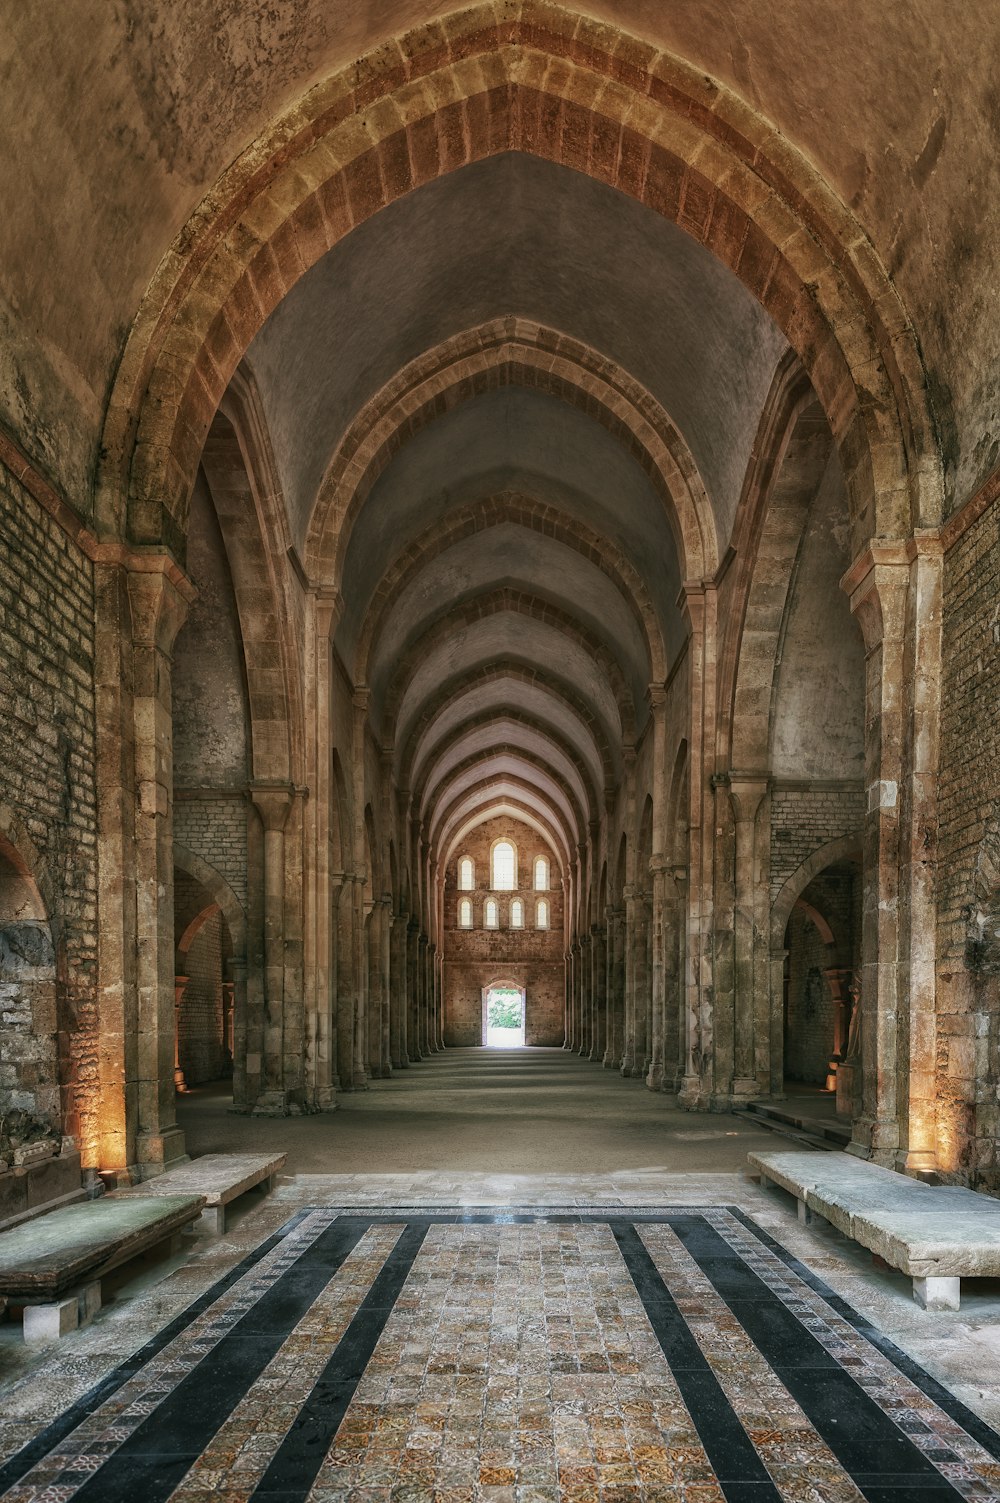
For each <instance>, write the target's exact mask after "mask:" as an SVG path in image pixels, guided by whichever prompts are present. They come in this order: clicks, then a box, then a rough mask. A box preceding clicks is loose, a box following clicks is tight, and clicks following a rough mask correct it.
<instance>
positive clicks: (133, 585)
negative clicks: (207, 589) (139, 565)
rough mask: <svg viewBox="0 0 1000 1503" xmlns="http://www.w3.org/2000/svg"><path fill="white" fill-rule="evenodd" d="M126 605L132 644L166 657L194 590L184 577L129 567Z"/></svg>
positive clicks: (174, 640)
mask: <svg viewBox="0 0 1000 1503" xmlns="http://www.w3.org/2000/svg"><path fill="white" fill-rule="evenodd" d="M126 583H127V587H128V603H129V612H130V615H131V618H132V619H131V626H132V641H133V642H134V643H135V645H136V646H137V647H146V648H152V649H155V650H156V651H158V652H162V653H163V654H164V655H165V656H166V657H170V655H171V653H172V652H173V650H174V643H175V642H176V640H177V634H178V632H179V631H180V629H181V627H182V626H183V625H184V620H185V617H186V616H187V613H188V606H189V605H190V604H191V602H192V601H193V600H194V599H195V598H196V597H197V594H198V592H197V590H196V589H195V587H194V585H193V584H192V583H191V581H190V580H189V579H188V578H187V576H186V575H184V574H181V573H180V571H177V573H176V574H174V573H165V572H159V571H156V572H151V571H146V570H135V569H132V568H129V569H128V571H127V580H126Z"/></svg>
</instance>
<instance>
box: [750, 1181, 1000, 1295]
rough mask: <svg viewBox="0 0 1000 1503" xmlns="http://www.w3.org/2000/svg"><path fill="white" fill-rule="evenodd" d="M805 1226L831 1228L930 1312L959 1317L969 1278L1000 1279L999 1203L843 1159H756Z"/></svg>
mask: <svg viewBox="0 0 1000 1503" xmlns="http://www.w3.org/2000/svg"><path fill="white" fill-rule="evenodd" d="M747 1158H748V1161H749V1164H750V1168H751V1172H752V1173H753V1172H756V1174H757V1175H759V1177H760V1183H761V1187H762V1188H764V1189H766V1188H767V1186H768V1185H769V1184H774V1185H778V1186H780V1188H781V1189H783V1190H787V1191H788V1193H789V1194H790V1195H794V1196H795V1199H796V1201H797V1202H798V1213H799V1220H800V1221H802V1222H804V1223H805V1224H807V1225H809V1224H816V1223H823V1222H828V1223H829V1224H830V1225H831V1226H833V1227H836V1229H837V1231H839V1232H843V1234H844V1236H845V1237H850V1238H851V1239H852V1240H853V1241H855V1242H859V1243H860V1244H861V1246H862V1247H867V1248H868V1249H869V1250H870V1251H871V1252H873V1253H875V1254H876V1255H877V1256H878V1257H880V1258H881V1259H882V1260H883V1261H884V1262H886V1263H888V1264H889V1265H890V1267H892V1268H898V1269H899V1270H900V1272H901V1273H904V1274H906V1275H908V1277H909V1278H910V1279H912V1281H913V1297H914V1299H915V1300H916V1301H917V1304H918V1305H921V1306H922V1307H923V1309H925V1310H957V1309H958V1308H959V1300H960V1293H961V1281H962V1279H963V1278H983V1277H985V1278H996V1277H1000V1200H992V1199H990V1197H988V1196H986V1195H979V1194H977V1193H976V1191H974V1190H966V1189H964V1188H963V1187H962V1186H960V1185H928V1184H925V1183H924V1182H923V1181H921V1180H917V1179H907V1178H906V1177H905V1176H904V1175H901V1174H897V1173H896V1172H895V1171H894V1170H892V1169H883V1168H881V1167H880V1166H879V1165H878V1164H868V1163H866V1162H865V1161H864V1160H863V1159H856V1158H853V1157H851V1156H850V1155H848V1154H842V1153H750V1154H748V1155H747Z"/></svg>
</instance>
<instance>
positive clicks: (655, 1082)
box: [646, 1065, 663, 1091]
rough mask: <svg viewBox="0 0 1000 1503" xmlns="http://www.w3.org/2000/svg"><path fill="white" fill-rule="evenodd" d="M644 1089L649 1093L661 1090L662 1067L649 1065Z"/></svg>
mask: <svg viewBox="0 0 1000 1503" xmlns="http://www.w3.org/2000/svg"><path fill="white" fill-rule="evenodd" d="M646 1088H647V1090H650V1091H662V1090H663V1066H662V1065H650V1067H649V1069H648V1070H647V1071H646Z"/></svg>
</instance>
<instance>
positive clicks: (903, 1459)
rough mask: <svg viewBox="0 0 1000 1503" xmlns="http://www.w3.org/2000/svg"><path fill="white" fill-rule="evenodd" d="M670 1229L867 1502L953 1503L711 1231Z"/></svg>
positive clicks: (859, 1391) (698, 1223)
mask: <svg viewBox="0 0 1000 1503" xmlns="http://www.w3.org/2000/svg"><path fill="white" fill-rule="evenodd" d="M670 1225H671V1227H672V1229H673V1231H674V1234H675V1235H676V1236H677V1237H678V1238H679V1240H680V1241H681V1242H682V1243H683V1244H684V1246H685V1248H686V1249H687V1251H688V1252H689V1253H690V1255H691V1257H692V1258H693V1259H694V1261H695V1262H696V1263H697V1265H698V1267H699V1268H700V1269H701V1271H702V1273H703V1274H704V1275H705V1276H706V1278H708V1279H709V1280H710V1282H711V1283H712V1285H713V1287H714V1288H715V1291H716V1293H717V1294H718V1295H719V1296H720V1298H721V1299H722V1300H724V1301H725V1303H726V1304H727V1305H728V1307H729V1309H730V1310H731V1311H732V1312H733V1314H734V1315H735V1316H736V1318H737V1320H739V1322H740V1324H741V1325H742V1327H743V1329H744V1330H745V1331H746V1333H747V1335H748V1336H749V1337H750V1339H751V1340H752V1341H753V1343H754V1345H755V1346H756V1347H757V1348H758V1350H759V1351H760V1352H761V1354H762V1355H763V1357H764V1358H765V1360H766V1361H767V1362H768V1363H769V1364H770V1366H771V1368H772V1369H773V1370H774V1372H775V1373H776V1374H777V1375H778V1377H779V1378H780V1380H781V1382H782V1383H783V1384H784V1385H785V1388H786V1389H787V1390H788V1392H789V1393H790V1394H791V1396H792V1398H793V1399H794V1400H795V1402H796V1403H797V1404H798V1405H799V1407H800V1408H801V1409H802V1411H803V1413H804V1414H805V1415H806V1418H807V1419H808V1420H809V1423H810V1424H811V1425H812V1426H813V1427H814V1428H815V1429H816V1431H817V1433H818V1434H819V1435H821V1436H822V1438H823V1440H824V1441H825V1442H826V1444H827V1445H828V1446H829V1447H830V1450H831V1451H832V1452H833V1454H834V1455H835V1456H836V1458H837V1460H838V1461H839V1462H840V1464H841V1466H842V1467H843V1468H844V1470H845V1471H846V1472H848V1473H849V1474H850V1475H851V1477H852V1478H853V1479H854V1482H855V1483H856V1485H857V1486H858V1487H859V1488H860V1489H861V1491H862V1492H863V1493H864V1495H865V1497H866V1498H868V1499H869V1503H876V1500H884V1503H891V1500H896V1499H898V1500H899V1503H903V1500H905V1499H906V1498H914V1499H920V1500H921V1503H931V1500H933V1503H938V1500H939V1499H940V1500H941V1503H944V1500H948V1503H955V1499H956V1498H959V1497H960V1496H961V1494H960V1493H958V1492H957V1491H956V1490H955V1488H953V1487H952V1486H951V1484H950V1483H948V1482H947V1481H946V1480H945V1479H944V1478H943V1477H942V1476H941V1473H940V1472H939V1471H938V1470H937V1468H936V1467H935V1466H934V1464H933V1462H931V1461H929V1460H928V1458H927V1457H926V1456H925V1455H924V1454H923V1452H921V1451H919V1450H918V1449H917V1447H916V1446H915V1445H914V1444H913V1442H912V1441H911V1440H910V1439H909V1438H908V1437H907V1436H906V1435H904V1434H903V1432H902V1431H901V1430H900V1429H899V1428H898V1427H897V1426H896V1424H895V1423H894V1422H893V1420H892V1419H891V1418H890V1417H889V1415H887V1414H886V1412H885V1410H884V1409H882V1407H881V1406H880V1405H879V1404H878V1403H877V1401H876V1400H875V1399H874V1398H872V1397H871V1395H870V1394H869V1393H867V1392H866V1391H865V1390H864V1389H863V1388H861V1387H860V1385H859V1384H858V1383H856V1382H855V1380H854V1378H852V1377H851V1375H850V1374H849V1373H848V1372H847V1371H846V1370H845V1369H844V1368H843V1367H841V1366H840V1364H839V1363H838V1362H837V1360H836V1358H835V1357H834V1356H832V1355H831V1353H830V1352H828V1351H827V1350H826V1348H825V1347H824V1346H823V1345H822V1344H821V1343H820V1342H819V1341H818V1340H817V1339H816V1337H815V1336H814V1335H813V1334H812V1332H811V1331H810V1330H808V1328H807V1327H806V1326H805V1325H804V1324H803V1323H802V1321H801V1320H799V1319H798V1317H797V1316H796V1315H795V1313H794V1312H793V1311H792V1310H789V1309H788V1307H787V1306H786V1305H785V1303H784V1301H783V1300H781V1299H780V1298H779V1297H778V1295H777V1294H775V1293H774V1292H773V1291H772V1290H771V1289H769V1288H768V1287H767V1285H766V1284H765V1283H764V1281H763V1280H762V1279H761V1278H760V1277H759V1276H758V1275H757V1274H756V1273H755V1272H754V1270H753V1269H752V1268H750V1267H749V1266H748V1264H746V1263H745V1262H744V1261H743V1259H742V1258H741V1257H740V1256H739V1254H738V1253H736V1252H735V1250H734V1249H733V1248H731V1247H730V1246H729V1244H728V1243H727V1242H726V1241H725V1239H724V1238H723V1237H721V1236H720V1235H719V1233H718V1232H717V1231H716V1230H715V1229H714V1227H711V1226H709V1224H708V1223H707V1221H705V1220H704V1219H703V1218H702V1217H693V1216H676V1217H671V1218H670Z"/></svg>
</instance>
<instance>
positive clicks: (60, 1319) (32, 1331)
mask: <svg viewBox="0 0 1000 1503" xmlns="http://www.w3.org/2000/svg"><path fill="white" fill-rule="evenodd" d="M100 1308H101V1285H100V1282H96V1283H93V1284H85V1285H84V1287H83V1288H82V1289H78V1290H77V1291H76V1292H75V1293H74V1294H68V1295H67V1296H66V1298H65V1299H60V1300H54V1301H53V1303H52V1304H51V1305H25V1307H24V1340H25V1344H26V1345H27V1346H36V1345H38V1343H40V1342H43V1341H58V1340H59V1338H60V1337H61V1336H68V1335H69V1333H70V1331H76V1330H78V1329H79V1327H80V1326H86V1325H89V1324H90V1322H91V1321H92V1320H93V1318H94V1316H95V1315H96V1314H97V1312H98V1310H99V1309H100Z"/></svg>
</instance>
